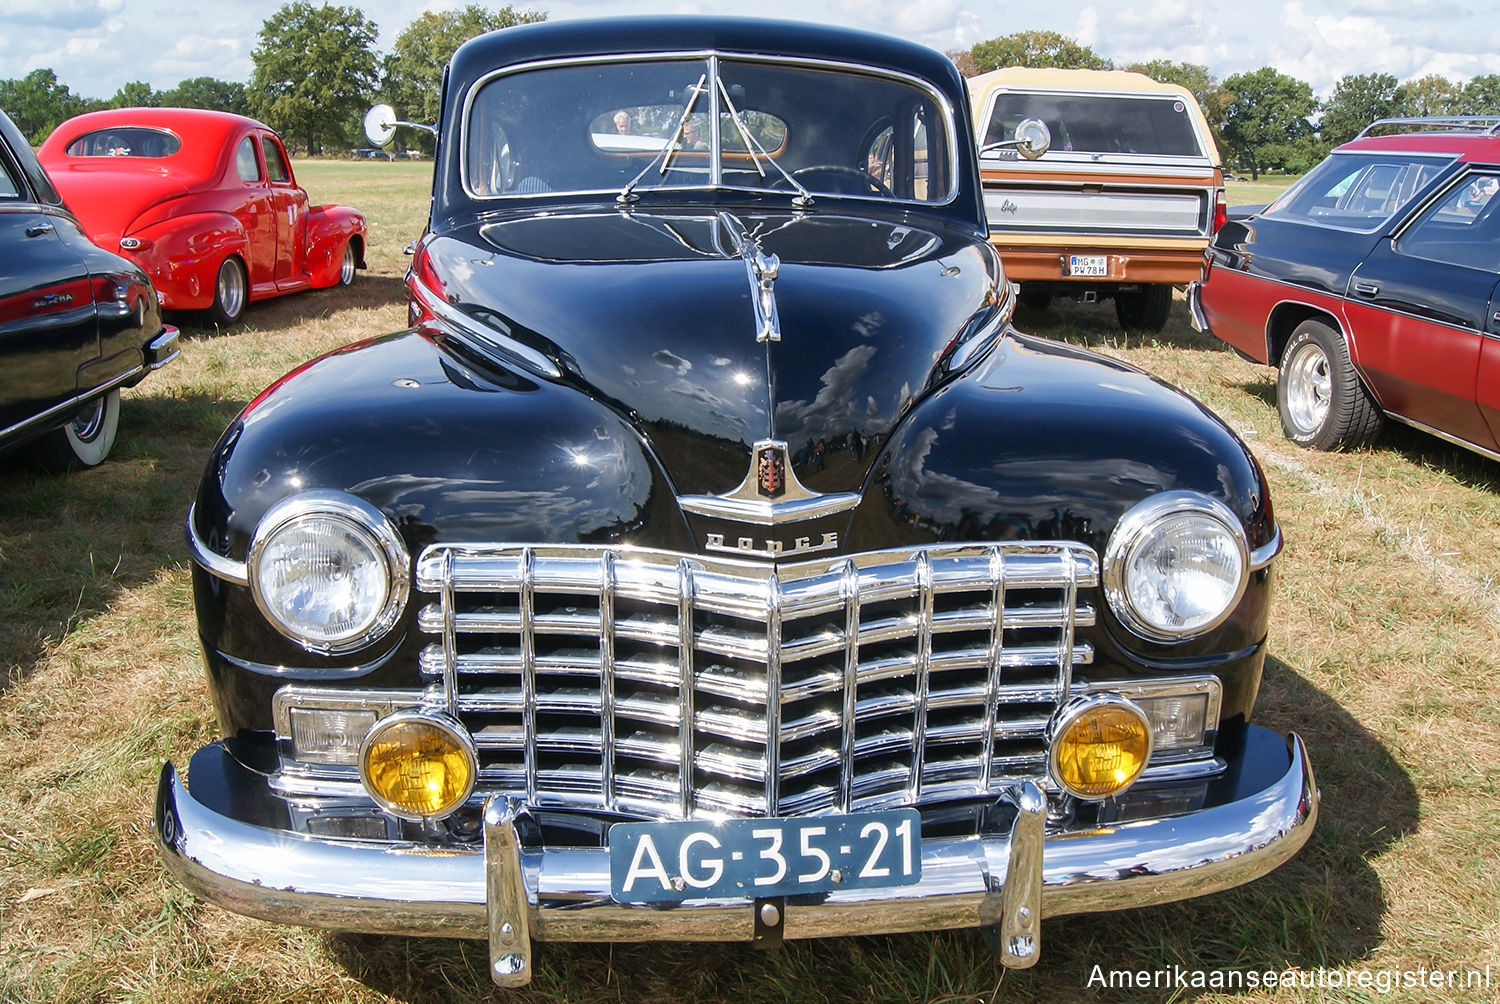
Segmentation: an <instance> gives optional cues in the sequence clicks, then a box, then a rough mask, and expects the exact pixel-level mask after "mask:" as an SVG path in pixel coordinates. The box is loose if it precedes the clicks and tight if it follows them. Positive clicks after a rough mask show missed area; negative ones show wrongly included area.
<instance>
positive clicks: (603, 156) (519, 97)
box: [463, 56, 957, 203]
mask: <svg viewBox="0 0 1500 1004" xmlns="http://www.w3.org/2000/svg"><path fill="white" fill-rule="evenodd" d="M465 123H466V124H465V129H464V139H463V142H464V144H465V150H466V152H465V157H464V162H463V164H464V167H463V170H464V184H465V188H466V189H467V190H468V191H469V193H470V194H471V195H473V196H475V197H477V198H491V197H510V196H537V195H547V194H554V193H607V192H614V193H619V192H622V191H625V190H627V189H628V194H629V196H630V197H632V198H633V197H639V196H643V195H646V194H647V193H649V192H652V191H660V190H670V189H694V188H698V189H701V188H717V189H748V190H753V191H781V192H785V193H786V194H787V195H788V197H791V196H794V195H797V194H799V192H798V190H799V188H800V189H805V190H806V191H807V192H808V193H810V194H811V195H813V196H814V197H816V196H819V195H825V196H839V197H853V198H870V199H891V200H898V201H909V202H928V203H934V202H946V201H948V200H949V199H951V198H952V196H953V177H954V173H953V165H954V163H955V160H956V158H955V155H954V152H953V151H954V137H955V136H956V135H957V132H956V129H955V126H954V123H953V121H952V118H951V114H950V112H949V110H948V108H947V106H946V104H945V103H944V102H942V101H941V100H940V99H939V98H938V97H937V95H936V94H934V93H933V92H932V91H931V90H930V88H928V87H927V86H925V85H923V84H920V83H919V82H917V81H915V80H911V79H908V78H905V77H900V76H897V75H894V74H890V73H884V72H879V71H875V70H869V71H865V70H862V69H859V68H854V67H848V66H844V65H841V64H838V65H835V64H826V65H825V64H814V63H808V62H790V61H787V62H782V61H776V60H772V59H759V58H749V57H746V58H734V57H728V56H723V57H718V56H715V57H710V58H706V59H705V58H703V57H701V56H694V57H691V58H689V57H680V58H678V57H670V56H669V57H657V58H650V59H639V60H627V61H621V60H620V59H618V58H616V59H613V60H611V61H609V62H576V61H571V62H559V63H555V64H547V65H542V66H536V67H531V68H526V69H523V70H519V71H515V72H510V73H505V74H501V75H497V76H495V77H492V78H491V79H489V80H488V81H486V82H483V83H481V85H480V86H479V87H478V88H476V90H475V91H474V92H473V94H472V95H471V97H470V99H469V105H468V113H467V115H466V119H465Z"/></svg>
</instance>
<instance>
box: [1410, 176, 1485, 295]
mask: <svg viewBox="0 0 1500 1004" xmlns="http://www.w3.org/2000/svg"><path fill="white" fill-rule="evenodd" d="M1497 193H1500V175H1497V174H1496V173H1494V172H1482V173H1481V172H1476V173H1474V174H1466V175H1464V176H1463V177H1461V178H1459V179H1458V183H1457V184H1455V185H1454V186H1453V187H1452V188H1450V189H1448V191H1447V192H1446V193H1444V194H1443V196H1442V197H1441V198H1439V199H1438V200H1437V201H1436V202H1435V203H1433V204H1432V205H1431V206H1430V207H1428V209H1427V211H1426V212H1424V213H1423V214H1422V215H1421V217H1419V218H1418V219H1417V221H1416V222H1415V223H1413V224H1412V225H1411V226H1410V227H1408V228H1407V230H1406V233H1404V234H1402V235H1401V238H1400V239H1399V240H1398V241H1397V242H1396V250H1397V251H1399V252H1401V253H1402V254H1407V255H1411V256H1413V257H1416V258H1426V259H1428V260H1430V261H1441V262H1447V263H1448V264H1450V265H1464V266H1467V267H1469V268H1479V269H1485V270H1488V271H1491V272H1500V241H1497V237H1500V230H1497V227H1500V198H1497Z"/></svg>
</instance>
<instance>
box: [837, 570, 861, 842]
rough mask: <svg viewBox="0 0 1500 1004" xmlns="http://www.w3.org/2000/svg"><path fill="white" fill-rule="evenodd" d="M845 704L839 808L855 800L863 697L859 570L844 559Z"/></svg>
mask: <svg viewBox="0 0 1500 1004" xmlns="http://www.w3.org/2000/svg"><path fill="white" fill-rule="evenodd" d="M839 591H840V592H841V593H843V600H844V706H843V708H842V709H841V710H840V713H839V735H840V740H841V741H840V743H839V811H840V812H848V811H849V807H850V805H851V804H852V803H853V801H854V709H855V707H856V705H857V704H858V698H859V569H858V568H856V567H855V565H854V562H853V561H852V560H850V561H845V562H844V571H843V576H842V577H841V580H840V582H839Z"/></svg>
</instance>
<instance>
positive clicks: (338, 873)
mask: <svg viewBox="0 0 1500 1004" xmlns="http://www.w3.org/2000/svg"><path fill="white" fill-rule="evenodd" d="M1252 728H1256V727H1254V726H1252ZM1257 731H1263V730H1258V729H1257ZM1286 743H1287V749H1288V760H1289V763H1288V764H1287V766H1286V768H1285V769H1284V770H1283V771H1282V772H1281V774H1280V776H1279V777H1278V778H1277V779H1276V780H1275V781H1274V782H1273V783H1271V784H1270V785H1268V786H1267V787H1266V788H1265V789H1263V790H1261V791H1260V792H1257V793H1256V794H1254V795H1251V796H1249V797H1247V798H1244V799H1241V800H1239V801H1236V802H1230V803H1228V804H1224V805H1218V806H1214V807H1211V808H1207V809H1202V810H1199V811H1197V812H1192V813H1188V814H1185V815H1176V816H1169V817H1165V818H1155V819H1141V820H1134V821H1131V822H1127V823H1121V824H1118V825H1115V826H1111V827H1106V828H1100V829H1095V830H1088V831H1082V832H1067V833H1054V834H1052V835H1050V836H1049V837H1047V839H1046V840H1045V847H1044V851H1043V857H1042V864H1041V868H1042V894H1041V913H1042V915H1043V916H1044V917H1053V916H1061V915H1064V914H1074V913H1094V912H1099V911H1105V910H1116V909H1122V908H1126V907H1137V906H1149V905H1154V904H1157V903H1167V902H1172V901H1174V900H1179V899H1186V898H1189V897H1193V896H1200V895H1206V894H1208V893H1214V892H1219V891H1222V890H1224V889H1228V888H1231V887H1233V886H1237V885H1241V884H1243V883H1245V882H1248V881H1250V880H1251V879H1254V878H1258V877H1259V876H1261V875H1264V874H1266V873H1267V872H1269V871H1271V870H1272V869H1274V868H1276V867H1277V866H1278V865H1280V864H1281V863H1282V862H1284V861H1286V859H1288V858H1289V857H1291V856H1292V855H1293V854H1294V853H1295V852H1296V851H1297V850H1298V849H1299V848H1300V847H1301V846H1302V845H1303V844H1304V843H1305V842H1306V841H1307V838H1308V836H1309V835H1310V834H1311V832H1312V828H1313V825H1314V824H1315V822H1316V820H1317V815H1318V791H1317V784H1316V781H1315V779H1314V776H1313V770H1312V767H1311V765H1310V763H1309V762H1308V759H1307V753H1306V749H1305V748H1304V746H1303V744H1302V741H1301V739H1300V738H1298V737H1297V736H1296V735H1295V734H1293V735H1290V736H1288V737H1287V739H1286ZM493 804H494V803H492V805H493ZM502 811H503V810H502ZM152 835H153V838H154V842H155V844H156V847H157V851H158V853H160V855H161V857H162V861H163V864H164V865H165V866H166V868H167V870H168V871H169V872H171V874H172V875H173V876H174V877H175V878H176V879H177V880H178V881H179V882H180V883H182V885H184V886H185V887H187V888H188V889H189V890H190V891H191V892H193V893H194V894H195V895H197V896H198V897H199V898H201V899H204V900H207V901H210V902H213V903H217V904H219V905H220V906H223V907H225V908H227V909H230V910H233V911H235V912H237V913H242V914H245V915H248V916H252V917H259V918H261V919H263V920H270V921H276V922H280V923H289V924H297V925H302V926H310V927H322V928H331V929H334V930H345V931H367V932H371V933H379V934H399V935H439V936H442V937H467V938H485V937H487V936H488V935H489V923H488V916H487V909H486V902H487V899H488V897H487V895H486V889H487V882H488V876H487V874H486V872H487V869H486V867H485V853H484V852H483V851H482V850H480V849H478V848H476V849H475V850H474V851H463V850H457V849H455V848H452V847H428V846H423V845H418V844H412V843H401V842H390V843H385V842H380V843H375V842H365V841H354V840H324V839H318V838H312V837H302V836H299V835H296V834H292V833H288V832H287V831H284V830H275V829H268V828H263V827H258V826H252V825H250V824H247V823H243V822H240V821H239V820H237V819H233V818H230V817H228V816H225V815H221V814H220V813H218V812H215V811H214V810H212V809H210V808H208V807H207V806H205V805H203V804H202V803H200V802H198V801H197V800H196V799H195V798H194V797H193V796H192V794H191V793H190V792H189V791H188V789H187V787H186V786H185V785H184V784H183V783H182V780H181V779H180V778H179V776H178V774H177V771H176V769H175V768H174V767H173V766H172V764H171V763H167V764H164V765H163V767H162V771H161V775H160V779H159V782H158V785H157V795H156V807H155V812H154V814H153V818H152ZM502 852H503V853H504V857H506V858H507V859H508V860H509V861H510V862H511V863H512V867H514V861H515V857H514V855H512V854H510V853H508V852H505V851H504V848H502ZM1011 859H1012V853H1011V848H1010V846H1009V843H1008V841H1007V840H1006V839H1005V838H1004V837H1003V836H998V837H997V836H996V835H993V834H978V835H973V836H963V837H938V838H932V839H926V840H923V841H922V881H921V882H920V883H918V884H917V885H913V886H902V887H896V888H890V889H883V890H848V891H842V892H835V893H831V894H829V895H828V896H827V897H826V899H824V900H823V901H822V902H821V903H817V904H811V903H809V904H807V905H799V906H798V907H796V908H795V909H794V910H792V911H789V912H788V915H787V918H786V924H785V936H786V937H788V938H814V937H832V936H841V935H856V934H874V933H896V932H904V931H914V930H932V929H937V928H949V927H972V926H974V925H975V924H976V922H977V920H978V919H979V910H980V908H981V905H982V903H983V902H984V899H985V897H986V896H989V895H991V894H992V893H993V884H994V878H993V876H994V875H996V874H1004V872H1005V870H1006V868H1007V862H1008V861H1009V860H1011ZM520 873H521V875H522V876H523V881H524V885H525V898H526V904H527V905H526V914H527V918H526V919H527V921H528V922H529V924H530V933H531V936H532V937H533V938H535V939H537V940H539V941H573V940H582V941H599V940H618V941H667V940H683V941H726V940H749V939H750V937H751V935H752V933H753V932H752V919H751V911H750V910H748V909H746V901H745V900H715V901H706V902H689V903H683V904H681V905H680V906H679V907H677V908H675V909H672V910H655V909H650V908H646V907H639V906H624V905H621V904H618V903H615V902H613V901H612V900H611V899H610V888H609V885H610V880H609V874H610V873H609V851H608V849H607V848H541V849H539V850H538V851H536V852H534V853H526V854H524V855H523V858H522V866H521V868H520ZM513 923H514V922H513Z"/></svg>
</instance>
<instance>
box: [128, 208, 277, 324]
mask: <svg viewBox="0 0 1500 1004" xmlns="http://www.w3.org/2000/svg"><path fill="white" fill-rule="evenodd" d="M130 239H134V240H137V241H139V242H140V247H138V248H135V249H131V248H128V247H122V249H121V253H122V254H124V255H126V256H127V257H128V258H130V259H131V260H133V261H134V262H135V263H136V264H137V265H139V266H141V268H143V269H144V270H145V271H146V274H147V275H149V276H150V277H151V284H152V285H153V286H155V287H156V291H157V294H158V295H159V296H160V298H161V305H162V307H164V308H165V309H167V310H204V309H206V308H207V307H209V306H210V305H211V304H212V303H213V300H214V280H215V278H216V276H217V275H218V271H219V266H220V265H221V264H222V263H223V261H224V259H225V258H227V257H229V256H230V255H238V256H239V257H240V258H241V259H244V258H245V249H246V247H247V246H248V244H249V238H248V237H247V235H246V234H245V228H244V227H243V226H242V225H241V224H240V221H239V220H238V219H236V218H235V217H234V216H233V215H232V214H230V213H217V212H209V213H192V214H190V215H187V216H176V217H173V218H171V219H169V220H163V221H162V222H160V223H153V224H151V225H149V226H146V227H142V228H141V229H139V230H133V231H131V232H130V233H128V234H127V235H126V237H125V240H126V241H128V240H130ZM123 243H124V241H122V244H123Z"/></svg>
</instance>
